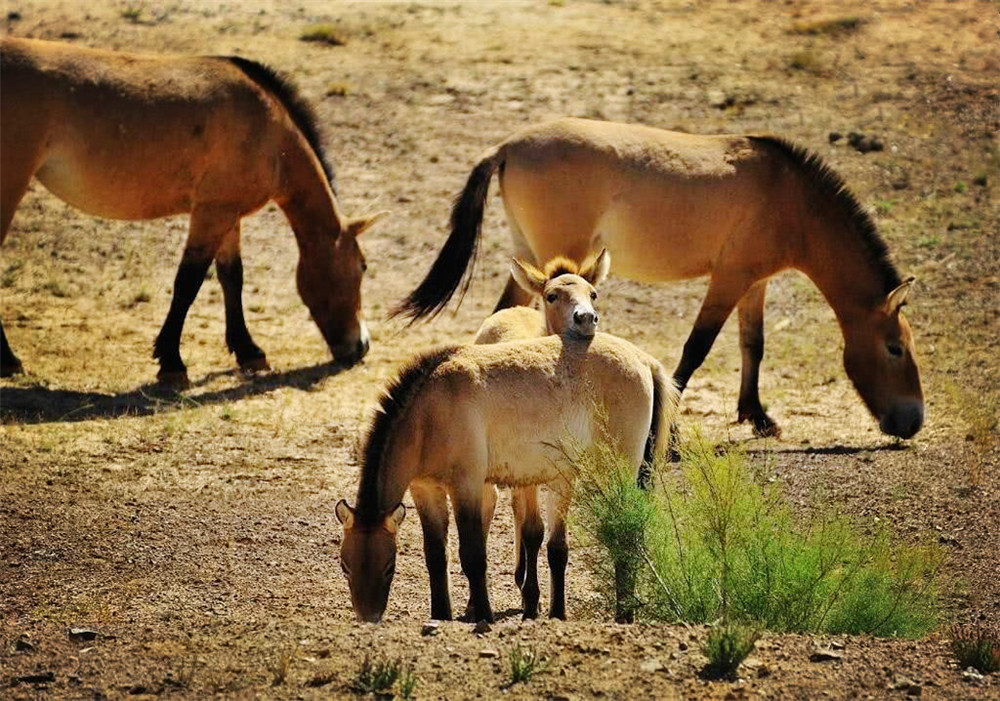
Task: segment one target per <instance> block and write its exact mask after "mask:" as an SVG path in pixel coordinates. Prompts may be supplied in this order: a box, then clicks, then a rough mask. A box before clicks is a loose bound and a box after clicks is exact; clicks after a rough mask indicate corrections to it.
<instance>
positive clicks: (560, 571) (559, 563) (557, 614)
mask: <svg viewBox="0 0 1000 701" xmlns="http://www.w3.org/2000/svg"><path fill="white" fill-rule="evenodd" d="M572 494H573V486H572V485H570V484H566V483H565V482H558V483H556V484H555V485H549V493H548V499H547V504H546V509H545V513H546V517H547V520H548V523H549V542H548V544H547V545H546V551H547V552H546V555H547V556H548V560H549V618H559V619H561V620H566V564H567V563H568V562H569V545H568V543H567V540H566V514H567V513H568V512H569V504H570V501H571V499H572Z"/></svg>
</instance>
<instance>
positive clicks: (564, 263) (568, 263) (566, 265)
mask: <svg viewBox="0 0 1000 701" xmlns="http://www.w3.org/2000/svg"><path fill="white" fill-rule="evenodd" d="M544 272H545V277H546V279H548V280H551V279H553V278H557V277H559V276H560V275H579V274H580V266H579V265H577V264H576V261H573V260H570V259H569V258H566V257H565V256H556V257H555V258H553V259H552V260H550V261H549V262H548V263H546V264H545V271H544Z"/></svg>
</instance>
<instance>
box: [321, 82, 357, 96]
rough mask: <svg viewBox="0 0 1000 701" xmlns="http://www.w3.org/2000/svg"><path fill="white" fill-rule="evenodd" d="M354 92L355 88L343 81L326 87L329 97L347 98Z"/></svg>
mask: <svg viewBox="0 0 1000 701" xmlns="http://www.w3.org/2000/svg"><path fill="white" fill-rule="evenodd" d="M352 92H354V86H353V85H351V84H350V83H345V82H343V81H336V82H333V83H330V84H328V85H327V86H326V96H327V97H347V96H348V95H350V94H351V93H352Z"/></svg>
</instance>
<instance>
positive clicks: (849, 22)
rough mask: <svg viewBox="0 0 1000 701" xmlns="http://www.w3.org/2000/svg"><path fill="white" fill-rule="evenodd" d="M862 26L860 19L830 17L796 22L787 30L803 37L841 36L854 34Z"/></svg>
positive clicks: (855, 17) (862, 22) (852, 16)
mask: <svg viewBox="0 0 1000 701" xmlns="http://www.w3.org/2000/svg"><path fill="white" fill-rule="evenodd" d="M863 24H864V20H863V19H861V18H860V17H857V16H854V15H850V16H847V17H832V18H824V19H814V20H803V21H801V22H796V23H795V24H793V25H792V28H791V29H790V30H789V32H790V33H792V34H799V35H804V36H843V35H844V34H851V33H853V32H856V31H857V30H858V29H860V28H861V25H863Z"/></svg>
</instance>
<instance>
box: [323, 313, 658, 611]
mask: <svg viewBox="0 0 1000 701" xmlns="http://www.w3.org/2000/svg"><path fill="white" fill-rule="evenodd" d="M676 399H677V395H676V391H674V390H673V387H672V386H671V384H670V381H669V378H668V377H667V375H666V373H665V372H664V371H663V367H662V366H661V365H660V363H659V362H657V361H656V360H655V359H654V358H652V357H650V356H649V355H647V354H646V353H643V352H642V351H640V350H639V349H638V348H636V347H635V346H633V345H632V344H630V343H628V342H627V341H624V340H621V339H619V338H616V337H614V336H609V335H607V334H602V333H598V334H596V335H595V336H594V337H593V338H590V339H573V338H568V337H560V336H546V337H544V338H538V339H532V340H527V341H512V342H510V343H498V344H495V345H469V346H463V347H458V348H447V349H444V350H440V351H437V352H432V353H427V354H425V355H422V356H420V357H418V358H417V359H416V360H415V361H414V362H413V363H412V364H411V365H410V366H409V367H407V368H406V369H405V370H403V372H402V373H401V374H400V376H399V377H398V379H396V381H395V382H393V383H392V385H391V386H390V387H389V390H388V393H387V395H386V396H385V397H384V398H383V399H382V402H381V407H380V411H379V413H378V414H377V415H376V417H375V421H374V423H373V424H372V427H371V430H370V432H369V434H368V438H367V441H366V446H365V449H364V455H363V464H362V468H361V483H360V486H359V487H358V496H357V503H356V508H353V509H352V508H351V507H350V506H348V505H347V503H346V502H345V501H343V500H341V501H340V502H338V504H337V507H336V513H337V518H338V519H339V520H340V522H341V523H342V524H343V525H344V538H343V541H342V543H341V550H340V556H341V565H342V567H343V569H344V573H345V574H346V576H347V580H348V584H349V586H350V590H351V599H352V602H353V605H354V611H355V613H356V614H357V615H358V617H359V618H360V619H361V620H364V621H373V622H377V621H379V620H381V618H382V615H383V613H384V611H385V608H386V604H387V602H388V598H389V588H390V586H391V584H392V578H393V575H394V572H395V558H396V533H397V529H398V527H399V525H400V523H401V521H402V520H403V516H404V515H405V513H406V510H405V508H404V507H403V505H402V499H403V494H404V493H405V492H406V489H407V488H409V489H410V493H411V494H412V496H413V501H414V503H415V504H416V506H417V510H418V513H419V514H420V522H421V526H422V527H423V536H424V557H425V560H426V563H427V570H428V573H429V575H430V585H431V617H432V618H435V619H450V618H451V598H450V594H449V588H448V567H447V547H446V546H447V532H448V498H449V497H450V499H451V503H452V506H453V507H454V510H455V521H456V523H457V525H458V537H459V557H460V559H461V563H462V570H463V571H464V573H465V575H466V577H467V578H468V580H469V589H470V592H471V595H472V600H473V616H474V618H475V619H476V620H492V618H493V611H492V608H491V607H490V602H489V594H488V591H487V586H486V548H485V533H484V523H483V521H484V518H483V515H484V510H483V493H484V488H485V486H486V484H487V483H491V484H497V485H505V486H510V487H517V486H525V485H532V484H546V485H548V487H549V503H548V508H547V509H546V515H547V517H548V520H549V529H550V536H549V541H548V559H549V569H550V571H551V582H552V589H551V605H550V609H549V614H550V615H551V616H553V617H557V618H564V617H565V615H566V608H565V575H566V561H567V555H568V551H567V545H566V524H565V516H566V512H567V510H568V508H569V503H570V499H571V496H572V483H573V480H574V475H573V470H572V466H571V465H570V464H567V461H566V459H565V452H564V451H563V450H560V449H559V447H558V446H560V445H562V446H570V447H573V446H578V447H580V448H586V447H587V446H589V445H591V444H592V442H593V441H595V440H598V439H601V440H606V441H608V442H609V443H610V444H611V445H612V446H613V447H614V448H616V449H617V450H619V451H620V452H621V453H622V454H624V455H626V456H627V457H628V458H629V459H630V460H631V461H632V463H633V464H634V465H635V469H636V472H637V473H638V471H639V468H640V465H641V464H642V462H643V459H644V456H645V453H646V446H647V443H651V444H652V445H654V446H656V449H660V448H661V447H662V444H663V443H665V442H666V441H665V440H664V437H665V433H666V431H665V430H664V428H663V427H664V426H665V422H666V421H667V420H669V417H670V416H671V415H672V414H673V408H674V407H675V406H676ZM651 436H652V437H651Z"/></svg>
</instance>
